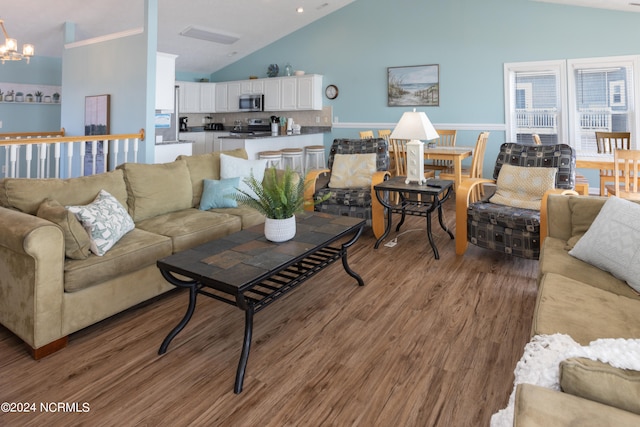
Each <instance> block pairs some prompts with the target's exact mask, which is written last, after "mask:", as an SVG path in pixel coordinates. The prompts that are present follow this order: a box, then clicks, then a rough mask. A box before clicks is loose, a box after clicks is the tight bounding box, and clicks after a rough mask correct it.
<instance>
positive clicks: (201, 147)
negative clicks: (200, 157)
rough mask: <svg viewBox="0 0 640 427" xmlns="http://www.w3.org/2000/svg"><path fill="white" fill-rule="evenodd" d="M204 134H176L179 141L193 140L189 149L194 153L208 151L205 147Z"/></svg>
mask: <svg viewBox="0 0 640 427" xmlns="http://www.w3.org/2000/svg"><path fill="white" fill-rule="evenodd" d="M205 136H206V135H205V132H180V134H179V135H178V137H179V138H180V140H181V141H193V144H192V149H191V150H192V152H193V154H194V155H196V154H205V153H207V152H208V151H206V150H207V147H206V141H205ZM174 160H175V158H174Z"/></svg>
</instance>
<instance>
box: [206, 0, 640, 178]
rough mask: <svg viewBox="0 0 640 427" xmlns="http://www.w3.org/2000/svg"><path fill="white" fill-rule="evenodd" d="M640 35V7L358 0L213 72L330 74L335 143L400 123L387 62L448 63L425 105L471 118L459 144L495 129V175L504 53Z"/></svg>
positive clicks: (506, 0)
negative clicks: (434, 99)
mask: <svg viewBox="0 0 640 427" xmlns="http://www.w3.org/2000/svg"><path fill="white" fill-rule="evenodd" d="M639 41H640V13H629V12H626V13H625V12H617V11H610V10H604V9H593V8H582V7H572V6H562V5H556V4H550V3H542V2H534V1H530V0H487V1H473V0H423V1H417V0H395V1H389V0H357V1H355V2H354V3H352V4H350V5H349V6H346V7H344V8H343V9H340V10H339V11H337V12H335V13H333V14H331V15H329V16H327V17H325V18H323V19H321V20H319V21H316V22H315V23H313V24H311V25H309V26H307V27H305V28H303V29H301V30H299V31H297V32H296V33H294V34H291V35H289V36H287V37H285V38H283V39H281V40H279V41H277V42H275V43H273V44H271V45H270V46H268V47H266V48H264V49H262V50H260V51H258V52H256V53H254V54H252V55H250V56H248V57H245V58H243V59H241V60H239V61H238V62H236V63H234V64H232V65H230V66H229V67H226V68H225V69H222V70H220V71H218V72H216V73H214V74H213V75H212V79H213V81H226V80H237V79H244V78H246V77H247V76H248V75H251V74H254V75H258V76H260V77H266V70H267V66H268V64H270V63H277V64H279V65H280V68H281V69H282V68H283V67H284V65H285V64H286V63H287V62H290V63H291V65H293V68H294V69H301V70H305V71H306V72H307V73H317V74H322V75H324V84H325V85H326V84H329V83H333V84H336V85H337V86H338V87H339V89H340V95H339V96H338V98H337V99H335V100H333V101H330V100H327V99H326V98H325V100H324V103H325V105H331V106H332V107H333V115H334V117H335V116H338V117H339V121H340V123H337V124H334V130H333V132H332V135H331V136H329V137H328V138H327V139H326V140H325V143H326V144H327V143H329V141H330V140H331V139H332V138H335V137H357V131H358V130H360V129H357V128H355V127H356V126H357V124H358V123H366V124H369V123H373V124H394V123H396V122H397V121H398V120H399V118H400V116H401V115H402V113H403V112H404V111H408V110H409V108H406V107H387V98H386V90H387V83H386V79H387V67H390V66H407V65H423V64H439V65H440V106H439V107H420V108H418V109H419V111H425V112H426V113H427V115H428V116H429V118H430V119H431V121H432V122H433V123H434V124H436V126H438V124H445V125H446V124H454V125H457V126H459V127H461V128H469V127H470V128H471V129H469V130H464V131H462V132H459V137H458V144H459V145H473V144H474V142H475V139H476V137H477V135H478V132H479V131H481V130H485V129H492V131H491V136H490V138H489V143H488V148H487V155H486V159H487V161H486V162H485V171H484V173H485V176H489V175H490V173H491V164H492V163H493V162H492V160H493V159H495V156H496V155H497V152H498V148H499V146H500V144H501V143H502V142H504V140H505V133H504V131H503V129H504V120H505V119H504V94H503V93H504V90H503V64H504V63H505V62H517V61H537V60H552V59H568V58H583V57H599V56H614V55H630V54H640V43H639ZM350 124H351V125H350ZM469 125H471V126H469ZM475 125H478V126H475ZM593 185H594V183H593V181H592V186H593Z"/></svg>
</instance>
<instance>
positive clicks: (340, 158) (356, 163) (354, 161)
mask: <svg viewBox="0 0 640 427" xmlns="http://www.w3.org/2000/svg"><path fill="white" fill-rule="evenodd" d="M374 173H376V153H365V154H336V155H335V156H334V157H333V166H332V167H331V179H330V180H329V188H362V187H369V186H370V185H371V178H372V177H373V174H374Z"/></svg>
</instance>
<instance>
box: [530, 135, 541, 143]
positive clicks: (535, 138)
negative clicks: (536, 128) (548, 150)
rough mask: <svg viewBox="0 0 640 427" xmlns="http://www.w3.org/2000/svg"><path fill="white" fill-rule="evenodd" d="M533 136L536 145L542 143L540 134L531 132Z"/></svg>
mask: <svg viewBox="0 0 640 427" xmlns="http://www.w3.org/2000/svg"><path fill="white" fill-rule="evenodd" d="M531 138H533V143H534V144H536V145H542V140H541V139H540V135H538V134H537V133H534V134H531Z"/></svg>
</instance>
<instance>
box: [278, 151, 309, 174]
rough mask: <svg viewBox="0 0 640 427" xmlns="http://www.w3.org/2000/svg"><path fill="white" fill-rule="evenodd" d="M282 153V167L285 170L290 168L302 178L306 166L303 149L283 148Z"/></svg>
mask: <svg viewBox="0 0 640 427" xmlns="http://www.w3.org/2000/svg"><path fill="white" fill-rule="evenodd" d="M280 151H281V152H282V167H283V169H286V168H290V169H292V170H294V171H296V172H298V174H300V176H301V177H302V174H303V173H304V166H303V164H302V153H303V150H302V148H283V149H282V150H280Z"/></svg>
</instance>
